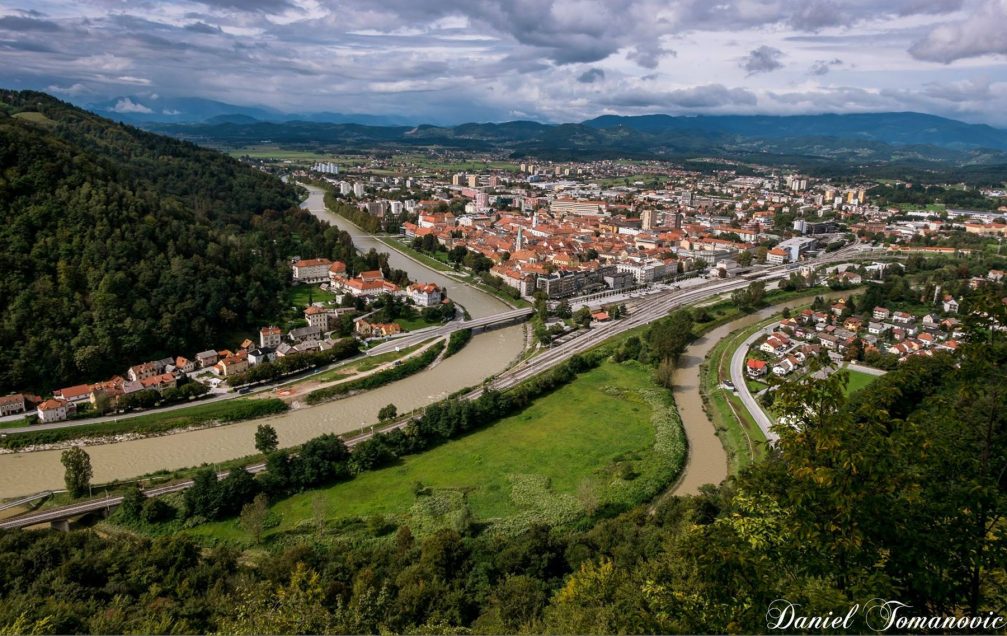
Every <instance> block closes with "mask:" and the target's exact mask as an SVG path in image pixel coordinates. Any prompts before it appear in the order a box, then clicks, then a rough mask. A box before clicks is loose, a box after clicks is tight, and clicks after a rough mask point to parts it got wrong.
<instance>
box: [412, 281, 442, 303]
mask: <svg viewBox="0 0 1007 636" xmlns="http://www.w3.org/2000/svg"><path fill="white" fill-rule="evenodd" d="M406 293H407V294H408V295H409V298H410V299H411V300H412V301H413V302H414V303H416V304H417V305H419V306H420V307H432V306H434V305H439V304H440V303H441V301H442V300H443V298H444V294H443V292H442V291H441V288H440V287H438V286H437V285H435V284H433V283H413V284H412V285H410V286H409V287H408V288H407V289H406Z"/></svg>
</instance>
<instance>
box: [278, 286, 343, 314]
mask: <svg viewBox="0 0 1007 636" xmlns="http://www.w3.org/2000/svg"><path fill="white" fill-rule="evenodd" d="M334 298H335V296H334V295H333V294H330V293H329V292H326V291H322V290H321V289H319V288H318V285H294V286H293V287H290V288H289V289H288V290H287V306H288V307H297V308H298V310H299V311H303V310H304V309H305V308H306V307H308V306H309V305H311V304H312V303H320V302H326V301H329V300H333V299H334Z"/></svg>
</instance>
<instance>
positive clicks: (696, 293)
mask: <svg viewBox="0 0 1007 636" xmlns="http://www.w3.org/2000/svg"><path fill="white" fill-rule="evenodd" d="M853 249H855V246H850V247H848V248H845V249H843V250H839V251H837V252H834V253H832V254H828V255H826V256H825V257H823V258H820V259H817V260H816V261H813V264H816V265H821V264H828V263H837V262H843V261H844V260H848V259H849V257H850V252H851V251H852V250H853ZM792 271H793V268H792V267H788V266H786V265H781V266H774V267H768V268H765V269H763V270H761V271H760V272H758V274H760V277H759V278H758V280H760V281H762V282H767V283H768V282H772V281H778V280H781V279H783V278H786V277H788V276H789V275H790V273H791V272H792ZM751 282H752V280H748V279H741V278H735V279H727V280H722V281H711V282H710V284H708V285H703V286H702V287H696V288H692V289H687V290H680V291H675V292H670V293H668V294H664V295H660V296H656V297H648V298H644V299H641V300H640V301H639V302H638V304H637V306H636V307H635V308H634V309H633V310H632V311H631V312H630V314H629V315H628V316H627V317H625V318H623V319H621V320H618V321H614V322H610V323H604V324H602V325H600V326H598V327H596V328H593V329H591V330H590V331H588V332H587V333H586V334H585V335H583V336H580V337H577V338H574V339H573V340H570V341H568V342H566V343H564V344H562V345H559V346H556V347H554V348H552V349H550V350H548V351H546V352H544V353H541V354H539V355H537V356H535V357H534V358H531V359H530V360H528V361H527V362H526V363H524V364H519V365H517V366H515V367H512V368H511V369H510V370H508V371H505V372H503V373H501V374H500V375H499V376H497V377H496V378H494V379H493V380H491V381H490V382H489V383H488V384H487V385H484V387H482V388H478V389H475V390H473V391H470V392H469V393H467V394H466V395H465V396H463V398H464V399H474V398H477V397H478V396H479V395H481V394H482V393H483V391H484V390H485V387H490V388H493V389H495V390H503V389H507V388H510V387H512V386H515V385H517V384H519V383H521V382H523V381H524V380H527V379H528V378H530V377H532V376H535V375H537V374H539V373H542V372H544V371H547V370H549V369H551V368H554V367H556V366H558V365H559V364H561V363H563V362H565V361H566V360H568V359H570V358H571V357H572V356H574V355H576V354H578V353H582V352H584V351H587V350H588V349H591V348H593V347H595V346H597V345H598V344H600V343H601V342H603V341H604V340H607V339H608V338H611V337H612V336H616V335H618V334H620V333H624V332H626V331H629V330H630V329H634V328H636V327H639V326H642V325H646V324H649V323H651V322H653V321H655V320H658V319H660V318H662V317H664V316H666V315H668V313H669V312H671V311H673V310H675V309H679V308H682V307H686V306H690V305H696V304H699V303H702V302H703V301H706V300H710V299H712V298H715V297H717V296H720V295H723V294H727V293H730V292H732V291H735V290H738V289H743V288H745V287H747V286H748V285H749V284H751ZM427 337H430V336H429V335H428V336H427ZM735 384H736V386H744V382H743V381H742V382H741V383H737V382H736V383H735ZM756 407H757V405H756ZM757 410H758V408H757ZM409 421H410V418H404V419H401V420H399V421H397V422H395V423H393V424H391V425H389V426H385V427H382V428H381V429H376V428H375V427H372V429H371V431H369V432H367V433H364V434H361V435H358V436H356V437H353V438H351V439H348V440H347V442H346V444H347V446H349V447H352V446H354V445H356V444H358V443H359V442H361V441H363V440H365V439H368V438H370V437H371V436H372V435H374V434H378V433H381V432H385V431H389V430H392V429H395V428H403V427H405V426H406V425H408V423H409ZM764 430H765V429H764ZM769 433H771V431H770V432H769ZM768 436H769V434H767V437H768ZM246 469H247V470H249V471H250V472H253V473H254V472H261V471H262V470H265V465H264V464H257V465H254V466H249V467H247V468H246ZM221 475H226V473H221ZM190 486H192V482H191V481H183V482H178V483H175V484H169V485H165V486H157V487H154V488H150V489H147V490H145V491H144V492H145V494H147V496H159V495H163V494H168V493H171V492H178V491H181V490H185V489H187V488H189V487H190ZM121 501H122V497H121V496H118V497H107V498H102V499H93V500H89V501H84V502H79V503H76V504H72V505H70V506H64V507H59V508H51V509H48V510H42V511H38V512H34V513H30V514H26V515H22V516H20V517H16V518H13V519H7V520H4V521H2V522H0V529H8V528H24V527H29V526H33V525H38V524H41V523H48V522H51V521H55V520H60V519H67V518H70V517H74V516H77V515H82V514H85V513H89V512H95V511H98V510H102V509H107V508H111V507H114V506H116V505H118V504H119V503H121Z"/></svg>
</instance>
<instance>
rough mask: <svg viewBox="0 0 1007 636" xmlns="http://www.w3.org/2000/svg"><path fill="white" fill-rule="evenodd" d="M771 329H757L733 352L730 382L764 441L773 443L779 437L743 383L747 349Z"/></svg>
mask: <svg viewBox="0 0 1007 636" xmlns="http://www.w3.org/2000/svg"><path fill="white" fill-rule="evenodd" d="M772 328H773V326H772V325H770V326H768V327H766V328H765V329H759V330H758V331H756V332H755V333H753V334H752V335H751V336H749V337H748V338H746V339H745V341H744V342H743V343H741V346H739V347H738V348H737V349H735V350H734V355H733V356H731V382H733V383H734V388H735V389H736V390H737V391H738V397H739V398H741V403H742V404H744V405H745V408H746V409H748V413H749V415H751V416H752V419H754V420H755V423H756V424H758V425H759V428H761V429H762V433H763V435H765V436H766V440H767V441H769V442H770V443H775V442H777V441H778V440H779V439H780V436H779V435H777V434H776V432H775V431H773V430H772V428H771V426H772V424H773V422H772V420H770V419H769V416H768V415H766V412H765V411H763V410H762V407H761V406H760V405H759V403H758V402H757V401H756V399H755V397H754V396H753V395H752V392H751V391H749V390H748V383H747V382H745V358H746V356H747V354H748V347H750V346H751V344H752V343H753V342H755V341H756V340H758V339H759V338H761V337H762V336H763V335H765V333H766V332H767V331H771V330H772Z"/></svg>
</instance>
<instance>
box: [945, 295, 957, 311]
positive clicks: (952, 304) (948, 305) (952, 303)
mask: <svg viewBox="0 0 1007 636" xmlns="http://www.w3.org/2000/svg"><path fill="white" fill-rule="evenodd" d="M943 306H944V313H946V314H957V313H958V301H957V300H955V299H954V297H953V296H950V295H948V296H945V297H944V303H943Z"/></svg>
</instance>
